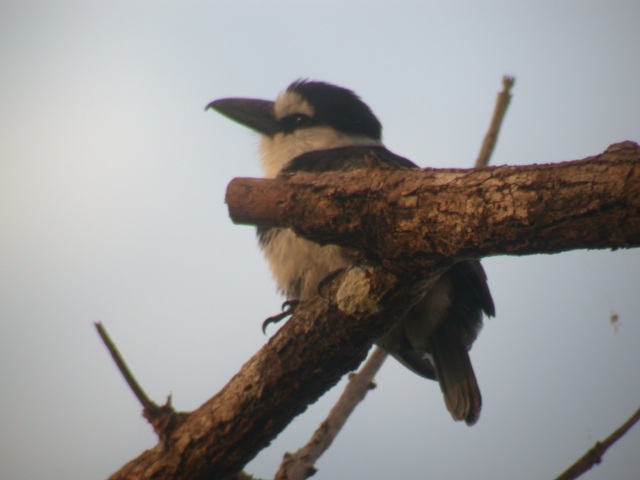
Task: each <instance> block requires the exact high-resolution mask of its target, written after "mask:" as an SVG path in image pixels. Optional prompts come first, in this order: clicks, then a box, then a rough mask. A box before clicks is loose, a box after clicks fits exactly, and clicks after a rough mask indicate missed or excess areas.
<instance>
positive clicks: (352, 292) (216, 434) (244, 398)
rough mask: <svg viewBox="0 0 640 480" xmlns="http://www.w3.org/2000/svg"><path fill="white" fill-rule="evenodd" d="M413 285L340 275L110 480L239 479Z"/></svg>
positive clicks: (383, 325)
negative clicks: (214, 391) (212, 393)
mask: <svg viewBox="0 0 640 480" xmlns="http://www.w3.org/2000/svg"><path fill="white" fill-rule="evenodd" d="M439 273H441V272H437V271H433V272H431V275H428V278H432V279H435V278H436V277H437V275H438V274H439ZM421 275H425V272H422V273H421ZM416 281H417V279H416V278H409V277H403V278H398V277H396V276H394V275H393V274H391V273H389V272H387V271H385V270H384V269H382V268H380V267H375V266H366V265H356V266H353V267H350V268H349V269H347V270H346V271H343V272H341V273H339V274H337V275H336V276H335V277H333V278H332V279H330V280H328V281H327V283H326V284H324V285H323V286H322V287H321V292H320V293H321V294H320V295H319V296H316V297H314V298H313V299H310V300H308V301H305V302H303V303H301V304H300V305H299V306H298V307H297V309H296V312H295V314H294V316H293V317H292V318H291V319H290V320H289V321H288V322H287V323H286V324H285V325H284V326H283V327H282V328H281V329H280V330H279V331H278V332H277V333H276V334H275V335H274V336H273V337H272V338H271V339H270V340H269V342H268V343H267V345H265V346H264V347H263V348H262V349H261V350H260V351H259V352H258V353H257V354H256V355H254V356H253V357H252V358H251V359H250V360H249V361H248V362H247V363H246V364H245V365H244V366H243V367H242V369H241V370H240V372H238V374H236V375H235V376H234V377H233V378H232V379H231V381H230V382H229V383H228V384H227V385H226V386H225V387H224V388H223V389H222V390H221V391H220V392H219V393H218V394H216V395H215V396H214V397H213V398H211V399H210V400H208V401H207V402H206V403H205V404H203V405H202V406H201V407H199V408H198V409H197V410H195V411H193V412H191V413H188V414H183V415H184V418H183V419H182V420H183V421H182V422H181V423H180V424H179V426H178V427H177V428H176V429H175V430H173V431H172V432H170V435H169V436H168V438H167V439H165V441H163V442H161V443H160V444H158V445H157V446H156V447H154V448H152V449H150V450H147V451H146V452H144V453H143V454H142V455H140V456H139V457H138V458H136V459H135V460H132V461H131V462H129V463H128V464H127V465H125V466H124V467H122V469H121V470H120V471H118V472H116V473H115V474H114V475H113V476H112V477H111V479H127V480H131V479H142V478H154V479H158V480H159V479H190V480H198V479H205V478H206V479H208V480H212V479H223V478H227V477H228V476H230V475H232V474H234V473H236V472H237V471H239V470H240V469H241V468H242V467H243V466H244V465H245V464H246V463H247V462H248V461H250V460H251V459H252V458H253V457H254V456H255V455H256V454H257V453H258V452H259V451H260V450H261V449H262V448H264V447H266V446H267V445H268V444H269V443H270V442H271V440H273V438H275V437H276V436H277V435H278V433H280V432H281V431H282V430H283V429H284V428H285V427H286V425H287V424H288V423H289V422H290V421H291V420H292V419H293V418H294V417H295V416H296V415H298V414H300V413H302V412H303V411H304V410H305V409H306V407H307V406H308V405H309V404H311V403H313V402H314V401H316V400H317V399H318V398H319V397H320V396H321V395H322V394H323V393H324V392H325V391H327V390H328V389H329V388H331V386H333V385H334V384H335V383H337V382H338V380H339V379H340V378H341V377H342V376H343V375H344V374H345V373H347V372H349V371H352V370H354V369H355V368H357V366H358V364H359V363H360V362H361V361H362V360H363V359H364V358H365V356H366V354H367V351H368V350H369V348H370V347H371V345H372V343H373V341H374V339H376V338H378V337H379V336H381V335H382V334H383V333H384V332H385V331H386V330H388V329H389V328H390V327H391V326H392V325H393V324H394V322H396V321H397V320H398V319H399V318H400V317H402V316H404V315H405V314H406V311H407V309H408V308H410V307H411V303H410V301H409V297H408V295H411V293H408V291H409V290H410V288H409V285H415V283H416Z"/></svg>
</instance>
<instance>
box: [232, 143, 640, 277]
mask: <svg viewBox="0 0 640 480" xmlns="http://www.w3.org/2000/svg"><path fill="white" fill-rule="evenodd" d="M226 200H227V203H228V207H229V213H230V216H231V218H232V220H233V221H234V222H236V223H250V224H266V225H277V226H281V227H290V228H293V229H294V230H295V231H296V232H297V233H298V234H300V235H301V236H304V237H306V238H309V239H312V240H314V241H316V242H318V243H322V244H326V243H335V244H339V245H343V246H347V247H354V248H358V249H360V250H364V251H366V252H368V254H369V255H370V256H371V257H372V258H378V259H383V260H385V261H392V262H393V263H394V264H395V266H398V265H399V264H402V263H403V262H404V261H405V260H406V263H407V264H408V266H410V267H413V266H415V264H416V263H417V262H418V263H422V265H432V264H434V263H437V262H438V261H439V260H441V259H443V258H465V257H484V256H489V255H501V254H510V255H525V254H534V253H558V252H562V251H566V250H572V249H582V248H625V247H637V246H639V245H640V147H639V146H638V145H637V144H635V143H633V142H623V143H619V144H615V145H612V146H610V147H609V148H608V149H607V150H606V151H605V152H604V153H602V154H600V155H597V156H595V157H590V158H587V159H584V160H580V161H572V162H562V163H555V164H546V165H528V166H500V167H488V168H483V169H475V170H474V169H472V170H462V169H443V170H434V169H425V170H388V169H382V168H368V169H360V170H355V171H351V172H346V173H340V172H330V173H323V174H310V173H298V174H295V175H292V176H290V177H288V178H278V179H273V180H267V179H248V178H236V179H234V180H233V181H232V182H231V183H230V184H229V186H228V188H227V197H226ZM387 264H388V263H387Z"/></svg>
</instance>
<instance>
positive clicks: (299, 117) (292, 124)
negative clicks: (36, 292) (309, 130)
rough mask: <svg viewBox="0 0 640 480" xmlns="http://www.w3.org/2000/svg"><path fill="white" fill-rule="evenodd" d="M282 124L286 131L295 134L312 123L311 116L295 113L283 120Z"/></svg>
mask: <svg viewBox="0 0 640 480" xmlns="http://www.w3.org/2000/svg"><path fill="white" fill-rule="evenodd" d="M280 123H281V124H282V126H283V127H284V129H285V130H286V131H288V132H293V131H294V130H297V129H298V128H304V127H308V126H309V125H311V123H312V122H311V117H310V116H308V115H305V114H304V113H294V114H293V115H288V116H286V117H284V118H282V119H281V120H280Z"/></svg>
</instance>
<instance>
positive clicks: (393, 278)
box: [111, 142, 640, 480]
mask: <svg viewBox="0 0 640 480" xmlns="http://www.w3.org/2000/svg"><path fill="white" fill-rule="evenodd" d="M639 158H640V157H639V148H638V146H637V145H635V144H632V143H631V142H626V143H623V144H619V145H614V146H612V147H610V148H609V149H608V150H607V151H606V152H605V153H604V154H602V155H600V156H598V157H594V158H591V159H586V160H584V161H581V162H568V163H563V164H556V165H542V166H532V167H498V168H493V169H482V170H479V171H473V170H447V171H429V170H427V171H416V172H413V171H408V172H397V171H389V170H373V171H372V170H367V171H366V172H357V171H356V172H351V173H349V174H331V175H320V176H313V177H311V176H307V175H297V176H294V177H292V178H291V179H289V180H288V181H286V180H253V181H252V180H244V179H237V180H234V181H233V182H232V184H231V185H230V186H229V190H228V196H227V200H228V203H229V208H230V211H231V213H232V216H233V218H234V220H235V221H243V222H256V223H272V224H277V225H282V226H295V227H296V228H297V229H298V230H299V231H300V232H302V233H303V234H304V235H306V236H308V237H310V238H314V239H316V240H318V241H322V242H329V241H331V242H335V243H342V244H344V245H350V246H356V247H360V248H363V249H365V250H366V251H368V252H369V256H370V257H372V258H370V259H369V261H367V262H361V263H359V264H356V265H354V266H352V267H350V268H349V269H347V270H345V271H343V272H340V273H339V274H337V275H335V276H334V277H333V278H331V279H328V280H327V281H326V282H324V283H323V284H322V285H321V288H320V294H319V295H318V296H316V297H314V298H313V299H310V300H308V301H306V302H303V303H302V304H300V305H299V306H298V308H297V310H296V312H295V315H294V316H293V317H292V319H291V320H289V322H287V324H286V325H285V326H283V327H282V328H281V329H280V331H278V332H277V333H276V335H274V336H273V337H272V338H271V339H270V340H269V342H268V343H267V345H265V346H264V347H263V348H262V349H261V350H260V351H259V352H258V353H257V354H256V355H254V356H253V357H252V358H251V359H250V360H249V361H248V362H247V363H246V364H245V365H244V366H243V367H242V369H241V370H240V372H238V374H237V375H235V376H234V377H233V378H232V379H231V381H230V382H229V383H228V384H227V385H226V386H225V387H224V388H223V389H222V390H221V391H220V392H219V393H218V394H216V395H215V396H214V397H213V398H211V399H210V400H208V401H207V402H206V403H204V404H203V405H202V406H201V407H200V408H198V409H197V410H195V411H193V412H190V413H182V414H180V419H179V421H177V422H174V423H171V422H170V423H169V424H170V425H172V427H171V429H170V431H166V432H163V435H161V438H162V441H161V442H160V443H159V444H158V445H157V446H155V447H154V448H152V449H150V450H148V451H146V452H144V453H142V454H141V455H140V456H139V457H138V458H136V459H134V460H132V461H131V462H129V463H128V464H127V465H125V466H124V467H123V468H122V469H121V470H120V471H118V472H116V473H115V474H114V475H113V476H112V477H111V478H112V479H128V480H130V479H143V478H144V479H149V478H153V479H193V480H198V479H205V478H206V479H219V478H228V477H230V476H232V475H233V474H235V473H237V472H238V471H239V470H240V469H241V468H242V467H243V466H244V465H245V464H246V463H247V462H248V461H250V460H251V459H252V458H253V457H254V456H255V455H256V454H257V453H258V452H259V451H260V450H261V449H262V448H264V447H266V446H267V445H268V444H269V443H270V442H271V440H272V439H273V438H275V437H276V436H277V435H278V433H279V432H280V431H282V430H283V429H284V428H285V426H286V425H287V424H288V423H289V422H290V421H291V420H292V419H293V418H294V417H295V416H296V415H298V414H299V413H301V412H302V411H304V410H305V409H306V407H307V406H308V405H309V404H311V403H313V402H314V401H315V400H316V399H318V398H319V397H320V396H321V395H322V394H323V393H324V392H325V391H326V390H328V389H329V388H330V387H331V386H333V385H334V384H335V383H336V382H337V381H338V380H339V379H340V378H341V377H342V375H344V374H345V373H346V372H348V371H351V370H353V369H355V368H356V367H357V365H358V364H359V363H360V362H361V361H362V360H363V359H364V357H365V355H366V353H367V351H368V350H369V348H370V346H371V344H372V343H373V341H374V339H375V338H378V337H379V336H380V335H381V334H383V333H384V332H385V331H386V330H388V329H389V328H390V327H391V326H392V325H393V324H394V322H395V321H397V319H398V318H400V317H401V316H402V315H404V314H405V312H406V309H407V308H409V307H410V306H411V305H410V304H409V303H408V301H407V290H409V288H408V286H409V285H412V284H415V282H416V281H417V280H418V279H423V280H424V279H425V278H429V279H435V278H437V275H438V274H439V273H440V272H441V271H442V269H444V268H446V267H447V264H450V262H451V261H453V260H454V259H455V258H461V257H464V256H470V257H481V256H484V255H489V254H492V255H493V254H526V253H542V252H545V253H551V252H558V251H562V250H569V249H575V248H618V247H628V246H637V245H638V244H639V243H640V215H639V213H640V162H639ZM335 182H337V183H335ZM314 192H315V193H314ZM310 199H311V200H310ZM386 202H390V206H387V204H386ZM252 206H253V207H255V209H256V210H257V211H256V212H253V211H252V210H251V207H252ZM414 210H417V211H418V212H419V213H418V214H417V215H414V214H413V211H414ZM320 212H322V215H320ZM354 212H359V213H354ZM265 219H266V220H267V221H266V222H265ZM412 248H415V249H416V250H417V252H418V253H417V254H416V255H413V253H412V250H411V249H412ZM376 258H379V259H383V260H384V261H383V262H376V260H375V259H376ZM409 258H412V259H413V263H412V262H409V261H407V260H408V259H409ZM417 260H421V261H417ZM394 265H400V266H401V268H400V269H401V270H402V275H397V273H398V271H399V270H398V269H389V268H385V266H386V267H389V266H394ZM410 265H412V266H410ZM392 271H394V272H396V273H392Z"/></svg>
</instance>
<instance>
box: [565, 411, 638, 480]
mask: <svg viewBox="0 0 640 480" xmlns="http://www.w3.org/2000/svg"><path fill="white" fill-rule="evenodd" d="M639 420H640V408H639V409H638V410H636V412H635V413H634V414H633V415H631V417H630V418H629V419H628V420H627V421H626V422H624V423H623V424H622V425H621V426H620V427H618V429H617V430H616V431H614V432H613V433H612V434H611V435H609V436H608V437H607V438H605V439H604V440H603V441H602V442H596V444H595V445H594V446H593V447H592V448H591V449H590V450H589V451H588V452H587V453H585V454H584V455H583V456H582V457H580V458H579V459H578V460H577V461H576V463H574V464H573V465H571V466H570V467H569V468H568V469H566V470H565V471H564V472H563V473H562V474H561V475H560V476H559V477H557V478H556V480H573V479H574V478H578V477H579V476H580V475H582V474H583V473H584V472H586V471H587V470H589V469H591V467H593V466H594V465H596V464H598V463H600V462H601V461H602V456H603V455H604V454H605V452H606V451H607V450H608V449H609V447H610V446H611V445H613V444H614V443H615V442H617V441H618V440H619V439H620V438H622V436H623V435H624V434H625V433H627V432H628V431H629V430H630V429H631V427H633V426H634V425H635V424H636V423H637V422H638V421H639Z"/></svg>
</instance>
